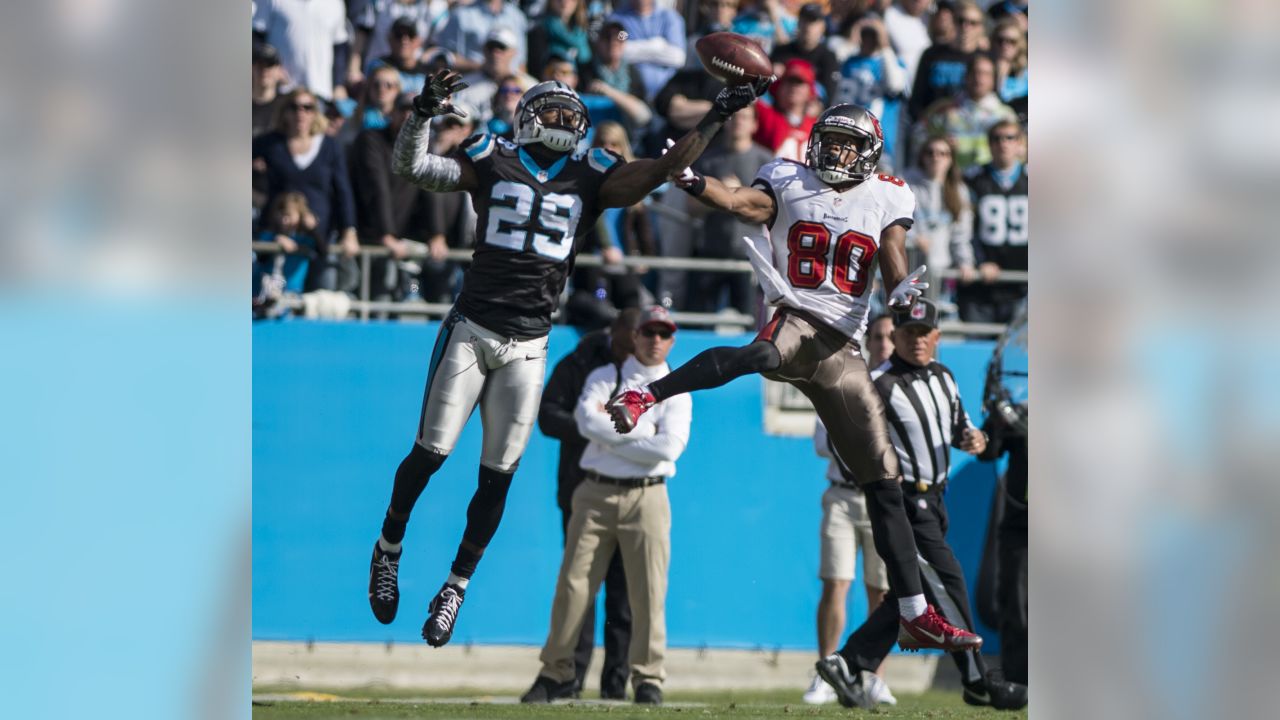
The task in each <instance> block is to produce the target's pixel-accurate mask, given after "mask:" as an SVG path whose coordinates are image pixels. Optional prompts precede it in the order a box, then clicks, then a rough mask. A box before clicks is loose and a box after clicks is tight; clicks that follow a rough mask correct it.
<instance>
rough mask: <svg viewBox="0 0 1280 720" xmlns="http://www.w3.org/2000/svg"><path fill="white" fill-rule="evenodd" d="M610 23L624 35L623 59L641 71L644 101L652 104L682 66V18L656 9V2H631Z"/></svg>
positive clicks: (673, 13)
mask: <svg viewBox="0 0 1280 720" xmlns="http://www.w3.org/2000/svg"><path fill="white" fill-rule="evenodd" d="M609 20H613V21H616V22H617V23H618V24H619V25H621V26H622V29H623V30H624V31H626V33H627V44H626V46H625V47H624V48H623V57H624V58H625V59H626V61H627V62H628V63H630V64H632V65H635V66H636V69H637V70H639V71H640V77H641V79H642V80H643V81H644V87H645V101H646V102H650V103H651V102H653V96H654V95H657V94H658V90H659V89H661V88H662V86H663V85H666V84H667V81H668V80H670V79H671V76H673V75H675V74H676V70H678V69H680V67H681V66H683V65H684V58H685V48H684V18H682V17H680V14H679V13H677V12H676V11H674V10H668V9H666V8H660V7H657V5H656V3H655V0H630V2H628V3H627V4H626V5H625V6H624V9H622V10H621V11H619V12H617V13H615V14H614V15H612V16H610V18H609Z"/></svg>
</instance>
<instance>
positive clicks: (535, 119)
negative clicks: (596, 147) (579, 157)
mask: <svg viewBox="0 0 1280 720" xmlns="http://www.w3.org/2000/svg"><path fill="white" fill-rule="evenodd" d="M515 126H516V131H515V141H516V144H518V145H530V144H533V143H542V145H544V146H545V147H546V148H547V149H549V150H553V151H555V152H569V151H571V150H573V149H574V148H575V147H577V145H578V143H579V142H581V140H582V138H584V137H586V134H587V128H588V127H590V126H591V121H590V120H589V119H588V118H587V109H586V107H585V106H583V104H582V102H581V101H580V100H578V98H577V97H574V96H572V95H570V94H568V93H560V92H548V93H543V94H541V95H538V96H536V97H534V98H532V99H529V100H528V101H521V103H520V107H519V108H517V110H516V122H515Z"/></svg>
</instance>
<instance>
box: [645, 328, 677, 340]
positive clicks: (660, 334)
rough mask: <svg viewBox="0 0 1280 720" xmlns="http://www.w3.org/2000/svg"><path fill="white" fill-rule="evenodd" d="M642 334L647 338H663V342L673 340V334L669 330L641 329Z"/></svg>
mask: <svg viewBox="0 0 1280 720" xmlns="http://www.w3.org/2000/svg"><path fill="white" fill-rule="evenodd" d="M640 334H641V335H643V336H645V337H647V338H654V337H656V338H662V339H663V340H670V339H671V335H672V332H671V331H670V330H668V329H667V328H652V327H647V328H641V329H640Z"/></svg>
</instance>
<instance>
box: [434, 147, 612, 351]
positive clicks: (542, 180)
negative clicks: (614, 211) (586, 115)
mask: <svg viewBox="0 0 1280 720" xmlns="http://www.w3.org/2000/svg"><path fill="white" fill-rule="evenodd" d="M462 149H463V151H464V152H465V153H466V155H467V157H468V158H470V160H471V164H472V165H473V166H474V167H475V170H476V177H477V179H478V180H479V183H478V185H477V188H476V189H475V190H473V191H472V193H471V198H472V204H473V205H474V206H475V210H476V215H477V218H476V246H475V253H474V255H473V256H472V261H471V267H470V268H469V269H468V270H467V274H466V277H465V278H464V280H463V286H462V294H461V295H460V296H459V297H458V303H457V308H458V311H459V312H460V313H461V314H462V316H463V317H465V318H468V319H470V320H474V321H475V322H476V323H478V324H480V325H481V326H483V327H486V328H488V329H490V330H492V331H494V332H496V333H499V334H501V335H504V336H506V337H511V338H519V339H529V338H536V337H542V336H543V335H546V334H547V333H548V332H550V330H551V313H552V312H553V311H554V310H555V307H556V304H557V303H558V302H559V300H560V293H561V292H562V291H563V290H564V285H565V281H566V279H567V278H568V277H569V274H570V273H571V272H572V271H573V260H574V254H575V252H576V251H577V243H578V239H579V238H581V237H582V236H583V235H585V234H586V233H587V232H588V231H589V230H590V229H591V227H592V226H593V225H595V223H596V220H597V219H598V218H599V217H600V213H601V212H602V211H603V210H604V208H603V207H602V206H601V204H600V199H599V198H600V186H601V185H603V184H604V179H605V178H606V177H608V176H609V174H610V173H612V172H613V171H614V170H616V169H618V168H619V167H621V166H622V165H623V164H624V163H625V161H624V160H622V158H620V157H618V156H617V155H615V154H613V153H611V152H609V151H607V150H602V149H600V148H592V149H590V150H588V151H586V152H579V153H572V154H565V155H562V156H561V157H560V159H559V160H557V161H556V162H555V163H554V164H552V165H551V166H550V167H546V168H543V167H540V166H539V165H538V164H537V161H535V160H534V159H533V157H532V156H530V155H529V153H528V152H526V151H525V150H523V149H522V148H520V147H519V146H517V145H515V144H513V143H511V142H510V141H507V140H503V139H502V138H497V137H494V136H493V135H490V134H488V133H480V134H478V135H473V136H472V137H470V138H468V139H467V140H466V142H464V143H463V145H462Z"/></svg>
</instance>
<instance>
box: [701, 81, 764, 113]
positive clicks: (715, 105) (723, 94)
mask: <svg viewBox="0 0 1280 720" xmlns="http://www.w3.org/2000/svg"><path fill="white" fill-rule="evenodd" d="M776 79H777V78H776V77H775V76H773V75H770V76H769V77H762V78H757V79H756V80H755V82H752V83H749V84H745V85H733V86H731V87H726V88H725V89H723V90H721V91H720V94H719V95H716V99H715V100H712V101H711V112H713V113H715V114H716V115H718V116H720V119H722V120H728V119H729V116H730V115H732V114H734V113H736V112H738V111H739V110H741V109H742V108H744V107H746V106H748V105H750V104H751V103H753V102H755V101H756V99H757V98H759V97H761V96H762V95H764V94H765V93H766V92H768V91H769V86H770V85H772V84H773V81H774V80H776Z"/></svg>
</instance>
